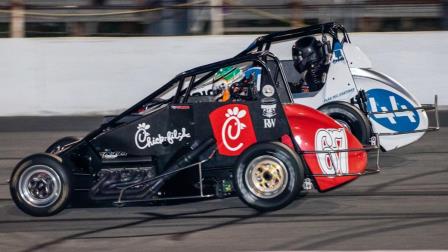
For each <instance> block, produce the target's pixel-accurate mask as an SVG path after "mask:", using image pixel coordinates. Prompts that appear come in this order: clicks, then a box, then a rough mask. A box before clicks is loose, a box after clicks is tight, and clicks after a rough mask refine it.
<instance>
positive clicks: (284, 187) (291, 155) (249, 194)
mask: <svg viewBox="0 0 448 252" xmlns="http://www.w3.org/2000/svg"><path fill="white" fill-rule="evenodd" d="M303 177H304V168H303V164H302V162H301V161H300V159H299V157H298V156H297V154H296V153H295V152H294V151H292V150H291V149H290V148H289V147H287V146H286V145H284V144H282V143H278V142H270V143H262V144H257V145H254V146H252V147H251V148H249V149H248V150H246V151H245V152H244V153H243V155H242V156H241V157H240V159H239V161H238V165H237V168H236V169H235V174H234V180H235V181H234V184H235V187H236V191H237V193H238V195H239V197H240V199H241V200H242V201H243V202H244V203H246V204H247V205H248V206H250V207H252V208H255V209H257V210H259V211H273V210H277V209H281V208H283V207H285V206H287V205H288V204H289V203H291V202H292V201H293V200H294V199H295V198H296V197H297V196H298V195H299V192H300V189H301V188H302V184H303Z"/></svg>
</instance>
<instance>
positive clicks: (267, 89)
mask: <svg viewBox="0 0 448 252" xmlns="http://www.w3.org/2000/svg"><path fill="white" fill-rule="evenodd" d="M261 92H262V93H263V95H264V96H266V97H272V96H273V95H274V94H275V89H274V87H273V86H271V85H264V87H263V89H262V90H261Z"/></svg>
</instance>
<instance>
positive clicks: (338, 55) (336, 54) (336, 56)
mask: <svg viewBox="0 0 448 252" xmlns="http://www.w3.org/2000/svg"><path fill="white" fill-rule="evenodd" d="M343 60H344V52H343V51H342V45H341V43H339V42H336V43H335V44H334V47H333V63H337V62H340V61H343Z"/></svg>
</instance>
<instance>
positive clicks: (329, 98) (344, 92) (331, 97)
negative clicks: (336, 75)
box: [324, 83, 355, 103]
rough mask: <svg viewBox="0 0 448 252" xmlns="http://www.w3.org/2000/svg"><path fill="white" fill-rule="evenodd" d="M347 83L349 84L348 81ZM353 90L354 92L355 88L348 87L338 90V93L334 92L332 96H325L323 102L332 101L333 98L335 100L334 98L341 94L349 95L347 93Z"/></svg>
mask: <svg viewBox="0 0 448 252" xmlns="http://www.w3.org/2000/svg"><path fill="white" fill-rule="evenodd" d="M348 85H349V86H350V83H348ZM353 92H355V88H350V89H347V90H344V91H342V92H339V93H338V94H335V95H333V96H330V97H327V98H325V99H324V103H327V102H329V101H333V100H335V99H337V98H339V97H341V96H345V95H349V94H351V93H353Z"/></svg>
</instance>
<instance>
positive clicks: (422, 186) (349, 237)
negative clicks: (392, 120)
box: [0, 128, 448, 251]
mask: <svg viewBox="0 0 448 252" xmlns="http://www.w3.org/2000/svg"><path fill="white" fill-rule="evenodd" d="M84 134H85V132H79V131H77V132H61V131H59V132H32V131H29V132H0V251H35V250H40V251H241V250H252V251H253V250H428V249H432V250H440V249H448V236H447V233H448V155H447V153H448V146H447V142H448V128H442V129H441V130H440V131H439V132H437V133H430V134H426V135H425V137H424V138H422V139H421V140H420V141H419V142H417V143H415V144H413V145H411V146H408V147H405V148H402V149H400V150H396V151H392V152H389V153H383V154H382V155H381V165H382V169H383V171H382V173H381V174H378V175H372V176H365V177H361V178H359V179H358V180H356V181H354V182H353V183H350V184H348V185H346V186H344V187H341V188H339V189H337V190H334V191H331V192H327V193H322V194H321V193H318V192H315V191H312V192H309V193H308V194H307V195H306V196H304V197H302V198H299V199H297V200H296V201H294V202H293V203H292V204H291V205H290V206H288V207H287V208H285V209H283V210H280V211H276V212H271V213H265V214H260V213H257V212H256V211H254V210H252V209H250V208H247V207H246V206H245V205H243V203H241V202H240V201H239V199H238V198H227V199H213V200H207V201H199V202H186V203H182V204H167V205H156V206H152V205H140V206H130V207H124V208H114V207H109V208H108V207H94V208H92V207H91V208H71V209H66V210H64V211H63V212H61V213H60V214H58V215H56V216H53V217H49V218H35V217H30V216H27V215H25V214H23V213H22V212H21V211H19V210H18V209H17V208H16V207H15V205H14V204H13V202H12V201H11V200H10V196H9V189H8V185H7V183H6V182H5V181H6V180H7V179H8V177H9V175H10V173H11V170H12V167H13V166H14V165H15V164H16V163H17V162H18V161H19V160H20V158H22V157H24V156H25V155H28V154H30V153H34V152H39V151H42V150H44V149H45V148H46V147H47V146H48V145H49V144H50V143H51V142H53V141H54V140H56V139H58V138H60V137H62V136H66V135H77V136H82V135H84ZM371 163H373V162H371Z"/></svg>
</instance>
